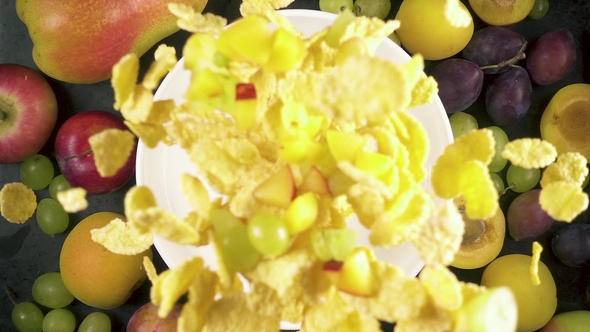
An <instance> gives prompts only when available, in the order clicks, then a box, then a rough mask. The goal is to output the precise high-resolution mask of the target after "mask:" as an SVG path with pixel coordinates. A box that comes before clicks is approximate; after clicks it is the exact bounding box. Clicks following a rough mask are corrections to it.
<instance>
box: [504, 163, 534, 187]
mask: <svg viewBox="0 0 590 332" xmlns="http://www.w3.org/2000/svg"><path fill="white" fill-rule="evenodd" d="M540 179H541V170H540V169H538V168H532V169H527V168H522V167H519V166H516V165H510V166H508V170H507V171H506V182H507V183H508V186H509V187H510V189H512V190H513V191H515V192H517V193H524V192H526V191H529V190H531V189H533V188H534V187H535V186H536V185H537V183H539V180H540Z"/></svg>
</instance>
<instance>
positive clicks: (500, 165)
mask: <svg viewBox="0 0 590 332" xmlns="http://www.w3.org/2000/svg"><path fill="white" fill-rule="evenodd" d="M487 128H488V129H489V130H491V131H492V134H493V135H494V142H495V144H494V148H495V150H496V151H495V152H494V157H493V158H492V161H491V162H490V163H489V164H488V169H489V170H490V172H499V171H501V170H503V169H504V167H506V164H507V163H508V160H507V159H505V158H504V157H502V150H504V145H506V143H508V141H509V139H508V135H506V132H505V131H504V130H503V129H502V128H500V127H498V126H489V127H487Z"/></svg>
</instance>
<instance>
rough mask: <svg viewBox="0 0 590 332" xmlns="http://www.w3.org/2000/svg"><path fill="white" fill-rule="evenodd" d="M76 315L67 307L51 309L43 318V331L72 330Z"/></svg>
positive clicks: (65, 331) (64, 331) (71, 331)
mask: <svg viewBox="0 0 590 332" xmlns="http://www.w3.org/2000/svg"><path fill="white" fill-rule="evenodd" d="M75 330H76V317H75V316H74V314H73V313H72V312H71V311H69V310H67V309H53V310H51V311H50V312H48V313H47V314H46V315H45V317H44V318H43V332H74V331H75Z"/></svg>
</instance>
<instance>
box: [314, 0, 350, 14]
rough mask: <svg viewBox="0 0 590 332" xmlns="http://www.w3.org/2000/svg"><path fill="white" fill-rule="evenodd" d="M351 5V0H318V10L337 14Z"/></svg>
mask: <svg viewBox="0 0 590 332" xmlns="http://www.w3.org/2000/svg"><path fill="white" fill-rule="evenodd" d="M353 7H354V5H353V3H352V0H320V10H321V11H323V12H328V13H334V14H339V13H340V12H343V11H345V10H347V9H348V10H352V8H353Z"/></svg>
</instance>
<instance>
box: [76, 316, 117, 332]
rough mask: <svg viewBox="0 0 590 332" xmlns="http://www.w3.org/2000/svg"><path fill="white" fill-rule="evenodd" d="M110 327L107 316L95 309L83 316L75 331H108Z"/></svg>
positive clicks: (109, 320)
mask: <svg viewBox="0 0 590 332" xmlns="http://www.w3.org/2000/svg"><path fill="white" fill-rule="evenodd" d="M111 328H112V327H111V319H110V318H109V316H107V314H105V313H104V312H100V311H95V312H93V313H90V314H89V315H88V316H86V317H84V320H83V321H82V323H80V327H78V330H77V332H110V331H111Z"/></svg>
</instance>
